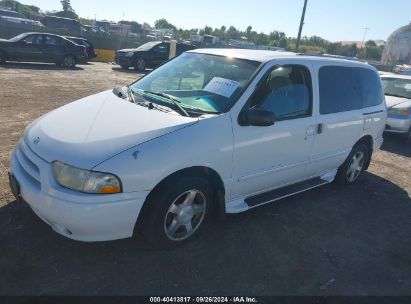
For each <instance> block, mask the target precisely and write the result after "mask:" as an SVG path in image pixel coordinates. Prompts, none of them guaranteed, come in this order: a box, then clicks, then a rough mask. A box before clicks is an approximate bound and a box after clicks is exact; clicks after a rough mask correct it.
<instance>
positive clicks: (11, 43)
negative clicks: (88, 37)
mask: <svg viewBox="0 0 411 304" xmlns="http://www.w3.org/2000/svg"><path fill="white" fill-rule="evenodd" d="M7 60H10V61H29V62H31V61H35V62H54V63H55V64H57V65H63V66H64V67H66V68H73V67H75V65H76V64H77V63H86V62H87V51H86V48H85V47H84V46H81V45H78V44H75V43H74V42H72V41H70V40H67V39H66V38H64V37H62V36H58V35H53V34H48V33H24V34H20V35H18V36H16V37H13V38H11V39H9V40H3V39H0V64H2V63H5V62H6V61H7Z"/></svg>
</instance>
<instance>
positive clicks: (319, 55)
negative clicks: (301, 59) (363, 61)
mask: <svg viewBox="0 0 411 304" xmlns="http://www.w3.org/2000/svg"><path fill="white" fill-rule="evenodd" d="M297 55H298V56H312V57H326V58H335V59H345V60H353V61H360V59H358V58H357V57H347V56H341V55H332V54H314V53H297Z"/></svg>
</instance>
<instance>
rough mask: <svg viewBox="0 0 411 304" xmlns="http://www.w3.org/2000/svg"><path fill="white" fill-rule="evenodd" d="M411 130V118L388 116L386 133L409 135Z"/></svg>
mask: <svg viewBox="0 0 411 304" xmlns="http://www.w3.org/2000/svg"><path fill="white" fill-rule="evenodd" d="M410 128H411V117H409V118H395V117H390V116H388V118H387V122H386V126H385V131H386V132H391V133H407V132H408V131H409V130H410Z"/></svg>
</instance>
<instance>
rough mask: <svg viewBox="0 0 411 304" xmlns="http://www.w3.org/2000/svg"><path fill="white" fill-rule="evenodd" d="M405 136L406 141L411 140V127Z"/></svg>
mask: <svg viewBox="0 0 411 304" xmlns="http://www.w3.org/2000/svg"><path fill="white" fill-rule="evenodd" d="M406 138H407V140H408V141H411V128H410V129H409V130H408V133H407V135H406Z"/></svg>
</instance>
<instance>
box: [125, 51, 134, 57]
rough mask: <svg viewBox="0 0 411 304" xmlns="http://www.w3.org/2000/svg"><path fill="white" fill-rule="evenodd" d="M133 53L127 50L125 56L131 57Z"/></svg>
mask: <svg viewBox="0 0 411 304" xmlns="http://www.w3.org/2000/svg"><path fill="white" fill-rule="evenodd" d="M133 55H134V52H128V53H127V54H126V55H125V56H126V57H133Z"/></svg>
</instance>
